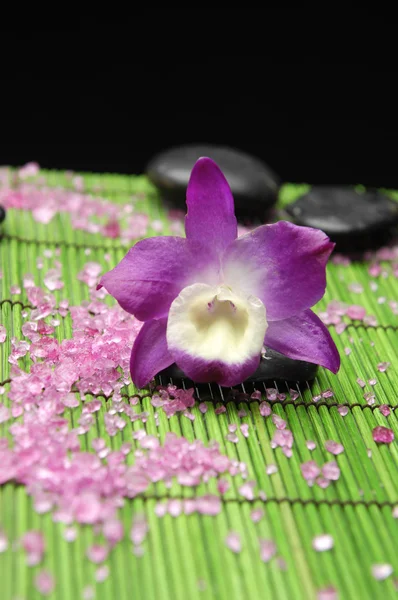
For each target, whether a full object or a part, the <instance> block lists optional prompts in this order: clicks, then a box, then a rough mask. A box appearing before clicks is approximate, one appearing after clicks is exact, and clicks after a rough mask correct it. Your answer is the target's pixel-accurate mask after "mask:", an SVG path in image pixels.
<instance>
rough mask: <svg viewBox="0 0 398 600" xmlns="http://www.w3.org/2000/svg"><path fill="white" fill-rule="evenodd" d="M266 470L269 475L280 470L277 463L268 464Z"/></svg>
mask: <svg viewBox="0 0 398 600" xmlns="http://www.w3.org/2000/svg"><path fill="white" fill-rule="evenodd" d="M265 472H266V473H267V475H274V473H277V472H278V467H277V466H276V465H273V464H271V465H267V466H266V468H265Z"/></svg>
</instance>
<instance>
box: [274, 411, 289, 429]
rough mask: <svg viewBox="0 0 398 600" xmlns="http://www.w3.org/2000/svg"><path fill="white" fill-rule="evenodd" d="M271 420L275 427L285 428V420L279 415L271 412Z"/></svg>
mask: <svg viewBox="0 0 398 600" xmlns="http://www.w3.org/2000/svg"><path fill="white" fill-rule="evenodd" d="M272 422H273V424H274V425H275V426H276V428H277V429H286V425H287V423H286V421H285V420H284V419H282V417H280V416H279V415H277V414H275V413H274V414H273V415H272Z"/></svg>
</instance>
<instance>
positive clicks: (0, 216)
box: [0, 205, 6, 223]
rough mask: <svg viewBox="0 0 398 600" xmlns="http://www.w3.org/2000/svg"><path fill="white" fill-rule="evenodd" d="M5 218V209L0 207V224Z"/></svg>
mask: <svg viewBox="0 0 398 600" xmlns="http://www.w3.org/2000/svg"><path fill="white" fill-rule="evenodd" d="M5 218H6V209H5V208H3V207H2V206H1V205H0V223H2V222H3V221H4V219H5Z"/></svg>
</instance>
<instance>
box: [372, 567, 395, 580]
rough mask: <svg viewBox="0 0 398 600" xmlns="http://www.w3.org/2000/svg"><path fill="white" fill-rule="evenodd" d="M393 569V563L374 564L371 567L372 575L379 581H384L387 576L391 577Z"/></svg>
mask: <svg viewBox="0 0 398 600" xmlns="http://www.w3.org/2000/svg"><path fill="white" fill-rule="evenodd" d="M393 571H394V569H393V567H392V565H390V564H388V563H379V564H374V565H372V567H371V572H372V575H373V577H374V578H375V579H377V580H378V581H383V580H384V579H387V577H390V575H392V573H393Z"/></svg>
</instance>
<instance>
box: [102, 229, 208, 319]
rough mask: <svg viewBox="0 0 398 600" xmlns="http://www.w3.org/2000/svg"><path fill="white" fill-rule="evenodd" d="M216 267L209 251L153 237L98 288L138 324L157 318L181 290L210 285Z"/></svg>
mask: <svg viewBox="0 0 398 600" xmlns="http://www.w3.org/2000/svg"><path fill="white" fill-rule="evenodd" d="M218 273H219V264H218V259H217V257H216V256H215V254H214V252H213V251H212V249H211V248H207V247H206V246H204V245H202V244H200V243H199V242H195V241H189V240H186V239H184V238H180V237H167V236H165V237H153V238H147V239H145V240H142V241H140V242H138V243H137V244H136V245H135V246H133V248H131V249H130V250H129V252H128V253H127V254H126V256H125V257H124V258H123V260H122V261H121V262H120V263H119V264H118V265H116V267H115V268H114V269H112V271H109V272H108V273H105V275H104V276H103V277H102V278H101V281H100V286H101V287H102V286H104V287H105V288H106V290H107V291H108V292H109V293H110V294H112V296H114V297H115V298H116V300H117V301H118V302H119V304H120V306H121V307H122V308H123V309H124V310H126V311H127V312H129V313H131V314H133V315H135V316H136V317H137V319H138V320H139V321H147V320H149V319H154V318H160V317H164V316H166V315H167V311H168V309H169V307H170V304H171V303H172V302H173V300H174V298H175V297H176V296H177V295H178V294H179V292H180V291H181V289H182V288H183V287H185V286H187V285H190V284H191V283H194V282H196V281H201V282H204V283H211V284H214V283H216V282H217V281H218V278H219V275H218Z"/></svg>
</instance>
